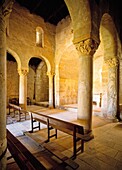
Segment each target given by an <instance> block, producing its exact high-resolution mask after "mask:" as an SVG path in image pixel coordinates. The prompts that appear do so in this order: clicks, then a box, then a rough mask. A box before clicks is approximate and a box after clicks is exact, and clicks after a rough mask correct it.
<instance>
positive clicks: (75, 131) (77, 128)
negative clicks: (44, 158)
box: [31, 112, 87, 158]
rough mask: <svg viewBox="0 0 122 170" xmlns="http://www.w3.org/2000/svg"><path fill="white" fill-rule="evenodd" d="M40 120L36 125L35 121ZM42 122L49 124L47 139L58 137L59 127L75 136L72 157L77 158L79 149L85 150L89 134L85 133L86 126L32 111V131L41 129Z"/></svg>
mask: <svg viewBox="0 0 122 170" xmlns="http://www.w3.org/2000/svg"><path fill="white" fill-rule="evenodd" d="M35 121H38V123H39V124H38V126H34V122H35ZM40 122H41V123H44V124H46V125H47V129H48V137H47V141H46V142H49V141H50V138H52V137H55V138H57V129H58V130H60V131H63V132H65V133H67V134H70V135H72V136H73V156H72V158H76V155H77V153H78V152H79V151H81V152H83V151H84V141H85V138H86V136H87V134H86V135H85V134H84V128H83V126H81V125H78V124H75V123H73V122H67V121H64V120H60V119H57V118H54V117H52V116H49V115H44V114H41V113H38V112H31V127H32V132H33V130H34V129H36V128H39V130H40ZM52 129H55V133H54V134H51V133H50V132H51V130H52ZM79 141H80V146H79V147H77V146H78V142H79Z"/></svg>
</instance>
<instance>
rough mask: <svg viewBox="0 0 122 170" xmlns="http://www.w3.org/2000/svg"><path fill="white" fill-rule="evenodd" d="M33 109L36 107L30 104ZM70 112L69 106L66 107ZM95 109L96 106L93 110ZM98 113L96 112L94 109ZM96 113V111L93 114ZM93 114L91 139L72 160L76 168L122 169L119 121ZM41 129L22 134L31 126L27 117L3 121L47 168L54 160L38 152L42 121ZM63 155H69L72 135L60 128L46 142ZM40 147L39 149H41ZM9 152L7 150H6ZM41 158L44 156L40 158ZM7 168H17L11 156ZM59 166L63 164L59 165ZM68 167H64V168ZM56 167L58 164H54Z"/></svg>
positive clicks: (87, 169) (91, 169)
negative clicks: (61, 130)
mask: <svg viewBox="0 0 122 170" xmlns="http://www.w3.org/2000/svg"><path fill="white" fill-rule="evenodd" d="M33 109H34V110H38V109H40V108H39V107H36V106H34V107H33ZM69 112H71V110H70V111H69ZM95 112H97V110H95ZM98 112H100V110H99V109H98ZM98 114H99V113H98ZM95 115H96V114H95ZM95 115H94V116H93V134H94V139H92V140H91V141H89V142H86V143H85V148H84V152H83V153H79V154H78V155H77V158H76V159H75V160H74V161H75V162H76V163H77V164H78V165H79V167H78V168H77V169H78V170H121V169H122V122H116V123H110V122H108V121H106V120H105V119H103V118H100V117H99V116H95ZM41 128H42V130H40V131H35V132H34V133H33V134H32V136H31V138H30V137H28V136H26V135H24V132H26V133H27V132H28V131H29V130H30V129H31V126H30V119H29V116H28V120H26V121H21V122H17V121H15V120H14V121H12V122H11V123H9V124H8V125H7V129H9V130H10V131H11V132H12V133H13V134H14V135H15V136H17V138H18V139H19V140H20V141H21V142H22V143H23V144H24V145H25V146H26V147H27V148H28V149H29V150H30V151H31V152H32V153H33V154H34V155H35V156H36V157H37V158H38V159H39V160H40V161H41V162H42V164H44V165H45V166H46V168H47V169H56V167H58V166H57V164H56V161H51V157H53V156H51V155H50V153H48V152H46V153H45V154H44V152H43V154H42V152H41V149H42V147H41V146H40V142H41V140H42V137H43V138H46V137H47V133H46V129H45V125H43V124H42V126H41ZM50 144H51V145H53V147H55V148H57V150H59V151H60V152H61V153H63V154H64V155H66V156H68V157H71V155H72V137H71V136H70V135H67V134H65V133H63V132H59V133H58V139H53V140H51V142H50ZM42 150H43V149H42ZM8 155H9V152H8ZM44 158H45V159H44ZM7 163H8V166H7V169H8V170H11V169H12V170H16V169H17V170H18V169H19V168H18V167H17V166H16V165H15V163H14V160H9V161H8V162H7ZM62 169H63V168H62ZM67 169H68V168H67ZM57 170H58V168H57Z"/></svg>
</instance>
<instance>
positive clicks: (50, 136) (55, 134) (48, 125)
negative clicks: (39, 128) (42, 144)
mask: <svg viewBox="0 0 122 170" xmlns="http://www.w3.org/2000/svg"><path fill="white" fill-rule="evenodd" d="M52 129H54V128H53V127H51V126H50V124H49V119H47V131H48V132H47V133H48V137H47V141H46V142H49V141H50V138H52V137H54V136H55V138H56V139H57V129H55V133H54V134H53V135H50V131H51V130H52Z"/></svg>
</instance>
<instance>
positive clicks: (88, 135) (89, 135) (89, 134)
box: [84, 130, 94, 141]
mask: <svg viewBox="0 0 122 170" xmlns="http://www.w3.org/2000/svg"><path fill="white" fill-rule="evenodd" d="M92 139H94V135H93V133H92V130H91V131H89V132H88V131H87V130H85V133H84V140H85V141H90V140H92Z"/></svg>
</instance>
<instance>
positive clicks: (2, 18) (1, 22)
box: [0, 1, 13, 170]
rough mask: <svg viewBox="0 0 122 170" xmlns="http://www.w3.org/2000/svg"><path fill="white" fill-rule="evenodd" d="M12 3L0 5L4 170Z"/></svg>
mask: <svg viewBox="0 0 122 170" xmlns="http://www.w3.org/2000/svg"><path fill="white" fill-rule="evenodd" d="M12 5H13V2H12V1H5V2H4V3H1V4H0V169H1V170H4V169H6V150H7V139H6V28H7V27H6V26H7V20H8V18H9V15H10V13H11V10H12Z"/></svg>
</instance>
